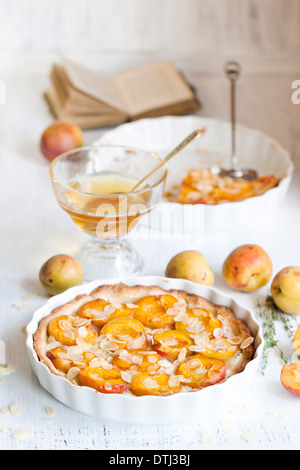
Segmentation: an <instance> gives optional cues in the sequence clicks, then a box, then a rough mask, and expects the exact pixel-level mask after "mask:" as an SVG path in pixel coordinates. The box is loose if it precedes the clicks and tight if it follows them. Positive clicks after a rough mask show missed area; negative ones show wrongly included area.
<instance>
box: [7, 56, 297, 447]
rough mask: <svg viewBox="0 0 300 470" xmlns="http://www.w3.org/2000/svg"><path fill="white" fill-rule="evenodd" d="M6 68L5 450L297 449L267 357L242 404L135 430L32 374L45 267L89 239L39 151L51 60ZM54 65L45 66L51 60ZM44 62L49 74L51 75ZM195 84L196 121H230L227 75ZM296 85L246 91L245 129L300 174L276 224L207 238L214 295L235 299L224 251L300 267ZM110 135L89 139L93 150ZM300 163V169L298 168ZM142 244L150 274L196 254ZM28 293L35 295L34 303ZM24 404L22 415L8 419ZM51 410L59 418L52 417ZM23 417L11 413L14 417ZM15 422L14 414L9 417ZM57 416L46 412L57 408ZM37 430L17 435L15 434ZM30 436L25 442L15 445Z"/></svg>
mask: <svg viewBox="0 0 300 470" xmlns="http://www.w3.org/2000/svg"><path fill="white" fill-rule="evenodd" d="M28 60H29V63H30V64H31V67H30V69H29V68H28V67H25V68H24V64H25V65H26V60H25V61H24V59H23V61H22V64H21V65H20V64H19V62H18V61H17V60H16V61H13V60H9V61H8V63H7V67H6V68H5V67H4V66H3V63H2V71H3V74H2V76H1V79H3V80H4V81H5V84H6V104H4V105H0V113H1V120H0V136H1V139H0V157H1V172H0V178H1V199H0V204H1V234H0V236H1V271H0V272H1V283H0V289H1V291H0V302H1V310H0V315H1V321H0V339H3V340H5V342H6V346H7V361H8V363H9V364H10V365H12V366H14V368H15V373H13V374H11V375H9V376H5V377H0V379H1V383H0V409H1V412H0V449H8V450H16V449H18V450H20V449H50V450H56V449H66V450H67V449H90V450H94V449H95V450H96V449H119V450H122V449H123V450H124V449H157V450H163V449H173V450H175V449H176V450H190V449H201V450H202V449H208V450H209V449H245V450H246V449H290V450H291V449H299V448H300V427H299V422H300V408H299V404H300V399H299V398H296V397H294V396H292V395H290V394H288V392H286V391H285V390H284V389H283V387H282V386H281V384H280V379H279V378H280V371H281V367H282V362H281V359H280V358H279V356H278V354H277V353H276V351H272V353H271V354H270V356H269V363H268V365H267V369H266V373H265V375H264V376H262V375H261V373H260V371H259V370H258V371H257V375H256V377H255V380H254V382H253V383H249V388H248V390H246V391H245V394H243V396H242V397H238V398H236V397H233V398H232V402H231V403H228V406H227V407H226V408H224V409H223V410H221V411H218V413H213V414H210V415H209V416H205V417H203V419H201V420H198V421H196V422H190V423H184V424H178V425H172V426H160V427H147V426H145V427H137V426H119V425H116V424H109V423H102V422H99V421H97V420H95V419H93V418H90V417H87V416H85V415H81V414H79V413H77V412H75V411H73V410H72V409H69V408H67V407H66V406H64V405H63V404H61V403H60V402H58V401H57V400H56V399H55V398H53V397H52V396H51V395H50V394H49V393H48V392H46V391H45V390H44V389H43V388H42V387H41V386H40V385H39V382H38V380H37V378H36V376H35V374H34V373H33V371H32V370H31V368H30V364H29V360H28V357H27V353H26V348H25V334H24V332H23V331H22V328H23V327H24V326H25V325H26V324H27V323H28V322H29V320H30V319H31V316H32V314H33V312H34V311H35V309H36V308H38V307H39V306H41V305H42V304H43V303H44V302H45V301H46V300H47V296H46V295H45V293H44V292H43V290H42V288H41V286H40V284H39V281H38V272H39V269H40V266H41V265H42V263H43V262H44V261H45V260H46V259H48V258H49V257H50V256H52V255H54V254H57V253H62V252H65V253H69V254H71V255H72V254H74V253H75V252H76V250H77V248H78V247H79V245H80V244H81V243H82V242H83V241H84V240H85V237H84V236H83V235H82V234H80V233H79V232H78V231H77V229H76V228H75V227H74V226H73V223H72V221H71V220H69V219H68V217H67V216H66V215H65V213H63V211H61V210H60V209H59V207H58V205H57V203H56V201H55V198H54V196H53V193H52V189H51V185H50V179H49V175H48V163H47V162H46V161H45V160H44V158H43V157H42V156H41V154H40V151H39V138H40V135H41V132H42V131H43V130H44V128H45V127H47V126H48V124H49V123H50V122H51V121H52V117H51V115H50V114H49V112H48V109H47V105H46V103H45V101H44V100H43V98H42V93H43V91H44V90H45V89H46V87H47V83H48V75H47V70H48V66H50V64H51V63H52V60H53V56H51V55H50V56H49V57H46V58H45V57H44V58H43V59H42V60H41V58H40V57H37V58H35V57H30V58H29V59H28ZM47 61H48V62H47ZM46 65H47V66H46ZM186 75H187V76H188V78H190V80H191V81H192V82H193V83H194V84H195V85H196V87H197V88H198V90H199V94H200V97H201V100H202V102H203V108H202V109H201V111H200V112H199V114H201V115H203V116H208V117H216V118H221V119H224V118H225V119H226V118H227V116H228V100H227V99H226V96H227V95H226V90H227V88H226V87H227V83H226V82H224V79H223V77H222V76H219V75H214V76H205V75H202V76H197V74H196V73H195V72H194V71H193V73H192V72H191V73H190V74H189V73H188V70H187V71H186ZM296 78H300V77H295V76H288V75H287V76H285V75H280V76H272V75H271V76H268V75H261V76H259V75H257V76H255V75H251V76H250V77H248V78H245V80H244V81H243V82H241V85H240V87H241V88H240V92H239V94H240V95H239V116H238V117H239V120H240V122H243V123H244V124H246V125H249V126H251V127H256V128H258V129H260V130H262V131H264V132H266V133H267V134H269V135H271V136H273V137H275V138H277V139H278V140H279V141H280V143H281V144H282V145H284V146H286V147H287V148H288V149H289V150H290V151H291V152H292V157H293V159H294V161H295V163H296V172H295V175H294V178H293V181H292V185H291V188H290V191H289V194H288V196H287V198H286V200H285V202H284V203H283V204H282V206H281V207H279V208H278V212H277V214H276V216H275V217H274V218H273V220H271V221H270V222H269V223H268V224H267V226H258V227H256V228H255V229H253V230H251V231H234V230H233V231H232V232H231V233H226V234H222V236H221V234H215V235H214V236H212V237H210V238H209V239H205V241H204V245H203V246H202V247H201V251H202V252H203V253H204V254H205V256H206V259H207V260H208V262H209V264H210V266H211V268H212V269H213V271H214V273H215V287H216V288H218V289H220V290H222V291H224V292H229V289H228V288H227V287H226V285H225V283H224V281H223V279H222V276H221V266H222V263H223V260H224V259H225V257H226V256H227V254H228V253H229V252H230V251H231V250H232V249H233V248H235V247H236V246H238V245H240V244H243V243H248V242H252V243H257V244H259V245H261V246H263V247H265V249H266V250H267V251H268V253H269V255H270V256H271V258H272V261H273V265H274V273H276V272H277V271H278V270H279V269H281V268H283V267H284V266H287V265H291V264H294V265H300V250H299V239H300V217H299V215H300V214H299V201H300V189H299V188H300V175H299V167H300V165H299V159H300V138H299V136H300V124H299V123H300V105H298V106H296V105H293V104H292V103H291V99H290V97H291V82H292V80H295V79H296ZM103 132H104V130H103V129H102V130H93V131H88V132H85V139H86V143H90V142H92V141H93V140H95V139H96V138H98V137H99V136H100V135H101V134H102V133H103ZM297 159H298V162H297ZM144 243H145V242H137V246H138V248H139V250H140V251H141V252H142V254H143V256H144V259H145V268H144V272H143V274H144V275H148V274H149V275H152V274H153V275H163V274H164V268H165V266H166V264H167V262H168V261H169V259H170V258H171V256H173V255H174V254H175V253H177V252H179V251H181V250H182V249H186V248H188V247H189V246H190V247H197V240H195V243H191V244H190V245H183V243H182V241H174V242H172V243H170V242H169V241H165V242H160V243H158V242H157V241H155V240H152V241H151V240H150V241H149V242H148V243H147V250H145V249H144V246H145V245H144ZM268 292H269V286H267V287H266V288H263V289H262V290H261V291H259V293H253V294H240V293H238V294H236V297H237V300H239V301H240V302H241V303H243V304H244V305H245V306H248V307H251V308H254V307H255V305H256V303H257V299H258V298H263V297H264V296H265V295H267V294H268ZM31 294H35V295H34V296H31ZM277 334H278V338H279V341H280V346H281V348H282V349H283V350H284V351H285V353H286V355H287V356H288V357H289V358H290V357H291V356H292V353H293V350H292V347H291V340H290V338H289V337H288V336H287V334H286V332H285V331H284V330H283V328H282V327H281V326H279V327H278V328H277ZM12 404H19V405H21V406H22V413H21V414H17V415H15V414H12V413H11V412H9V410H10V408H9V407H10V405H12ZM47 407H50V408H51V409H52V411H53V413H54V414H53V413H51V416H50V415H49V414H47V409H48V408H47ZM13 410H14V408H11V411H12V412H13ZM8 413H10V414H8ZM48 413H49V411H48ZM20 429H22V430H25V431H28V433H27V434H26V436H25V435H24V434H21V435H20V434H15V432H16V431H17V430H20ZM20 436H21V437H23V439H18V437H19V438H20Z"/></svg>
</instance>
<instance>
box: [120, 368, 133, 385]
mask: <svg viewBox="0 0 300 470" xmlns="http://www.w3.org/2000/svg"><path fill="white" fill-rule="evenodd" d="M121 377H122V379H123V380H124V382H127V383H130V382H131V379H132V376H131V375H130V374H129V373H128V372H126V371H123V370H122V372H121Z"/></svg>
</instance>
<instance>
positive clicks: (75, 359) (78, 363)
mask: <svg viewBox="0 0 300 470" xmlns="http://www.w3.org/2000/svg"><path fill="white" fill-rule="evenodd" d="M46 356H47V357H48V359H50V360H51V362H52V364H53V365H54V367H55V368H56V369H58V370H60V371H62V372H64V373H65V374H67V373H68V371H69V370H70V369H71V367H78V368H79V369H83V368H84V367H86V366H87V365H89V363H90V362H91V361H93V360H96V359H98V356H96V355H95V354H93V353H91V352H90V351H81V350H80V348H78V346H70V347H69V348H68V349H65V348H63V347H58V348H54V349H50V350H49V351H48V352H47V353H46Z"/></svg>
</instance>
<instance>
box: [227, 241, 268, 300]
mask: <svg viewBox="0 0 300 470" xmlns="http://www.w3.org/2000/svg"><path fill="white" fill-rule="evenodd" d="M222 273H223V277H224V280H225V281H226V283H227V284H228V286H229V287H231V288H232V289H236V290H239V291H243V292H252V291H255V290H257V289H259V288H260V287H263V286H265V285H266V284H267V283H268V282H269V280H270V279H271V275H272V262H271V259H270V257H269V255H268V254H267V253H266V252H265V250H264V249H263V248H262V247H260V246H258V245H252V244H247V245H242V246H239V247H237V248H235V249H234V250H233V251H232V252H231V253H230V254H229V255H228V256H227V258H226V259H225V261H224V264H223V268H222Z"/></svg>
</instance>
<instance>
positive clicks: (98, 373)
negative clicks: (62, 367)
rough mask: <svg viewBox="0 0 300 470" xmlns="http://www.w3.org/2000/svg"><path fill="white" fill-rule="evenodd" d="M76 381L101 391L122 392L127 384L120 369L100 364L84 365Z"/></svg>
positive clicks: (126, 387)
mask: <svg viewBox="0 0 300 470" xmlns="http://www.w3.org/2000/svg"><path fill="white" fill-rule="evenodd" d="M78 383H79V385H85V386H87V387H91V388H94V389H95V390H98V392H102V393H123V392H125V391H126V390H127V389H128V384H127V383H126V382H125V381H124V380H123V379H122V377H121V372H120V371H118V370H117V369H114V368H109V369H106V368H104V367H101V366H100V367H85V368H84V369H82V370H80V371H79V374H78Z"/></svg>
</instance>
